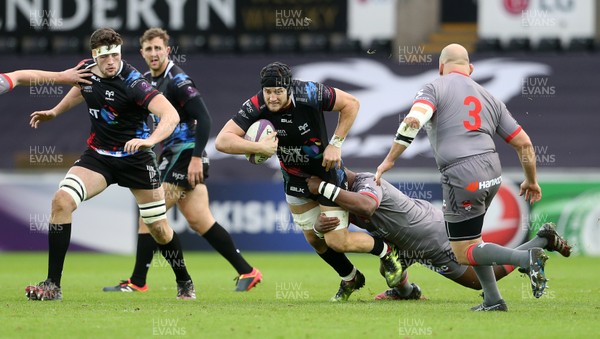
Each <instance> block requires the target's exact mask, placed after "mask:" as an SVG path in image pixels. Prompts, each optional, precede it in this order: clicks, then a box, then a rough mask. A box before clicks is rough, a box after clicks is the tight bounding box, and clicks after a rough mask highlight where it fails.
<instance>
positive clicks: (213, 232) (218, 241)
mask: <svg viewBox="0 0 600 339" xmlns="http://www.w3.org/2000/svg"><path fill="white" fill-rule="evenodd" d="M202 236H203V237H204V239H206V241H208V243H209V244H210V245H211V246H212V247H213V248H214V249H215V250H217V252H219V253H220V254H221V255H222V256H223V257H224V258H225V259H227V261H229V263H230V264H231V266H233V268H235V270H236V271H237V272H238V273H239V274H240V275H241V274H247V273H250V272H252V266H250V264H248V262H247V261H246V260H245V259H244V257H242V255H241V254H240V250H238V249H237V248H235V244H234V243H233V239H232V238H231V235H230V234H229V233H227V230H226V229H224V228H223V226H221V225H219V223H218V222H215V223H214V225H212V227H211V228H210V229H209V230H208V231H206V233H204V234H203V235H202Z"/></svg>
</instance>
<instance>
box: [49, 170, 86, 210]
mask: <svg viewBox="0 0 600 339" xmlns="http://www.w3.org/2000/svg"><path fill="white" fill-rule="evenodd" d="M86 199H87V189H86V188H85V183H84V182H83V180H81V178H79V177H78V176H76V175H75V174H72V173H67V175H66V176H65V178H64V179H63V180H61V182H60V183H59V184H58V192H56V194H55V195H54V199H53V200H52V205H53V206H54V204H55V203H56V206H57V208H58V209H63V208H66V209H67V210H69V209H71V210H72V211H74V210H75V209H76V208H77V206H79V204H80V203H81V202H82V201H84V200H86ZM73 205H74V206H73Z"/></svg>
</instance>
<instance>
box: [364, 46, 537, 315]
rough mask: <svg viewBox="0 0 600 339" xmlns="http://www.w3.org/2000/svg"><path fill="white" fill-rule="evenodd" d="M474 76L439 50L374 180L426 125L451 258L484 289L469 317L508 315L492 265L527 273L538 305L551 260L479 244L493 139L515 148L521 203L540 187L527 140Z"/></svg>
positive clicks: (492, 180) (495, 171) (460, 56)
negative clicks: (431, 75) (434, 69)
mask: <svg viewBox="0 0 600 339" xmlns="http://www.w3.org/2000/svg"><path fill="white" fill-rule="evenodd" d="M472 72H473V65H472V64H470V63H469V55H468V53H467V50H466V49H465V48H464V47H463V46H461V45H458V44H451V45H448V46H446V47H445V48H444V49H443V50H442V52H441V54H440V59H439V74H440V75H441V77H440V78H439V79H437V80H435V81H434V82H432V83H429V84H427V85H425V87H423V88H422V89H421V90H420V91H419V92H418V93H417V95H416V98H415V101H414V103H413V106H412V107H411V110H410V112H409V114H408V115H407V116H406V118H405V119H404V120H403V121H402V123H401V124H400V127H399V128H398V131H397V134H396V139H395V140H394V141H395V142H394V144H393V145H392V148H391V149H390V151H389V153H388V155H387V156H386V158H385V159H384V160H383V162H382V163H381V164H380V165H379V167H377V173H376V176H375V179H376V182H377V183H378V184H379V183H380V179H381V175H382V174H383V173H385V172H386V171H388V170H389V169H391V168H392V167H393V166H394V163H395V161H396V160H397V159H398V157H399V156H400V155H401V154H402V152H404V150H405V149H406V148H407V147H408V146H409V145H410V143H411V142H412V141H413V139H414V138H415V136H416V135H417V133H418V131H419V130H420V129H421V128H422V127H423V126H424V125H425V124H427V128H426V131H427V136H428V138H429V141H430V143H431V147H432V149H433V154H434V157H435V160H436V163H437V166H438V168H439V170H440V172H441V174H442V177H441V182H442V190H443V199H444V200H443V210H444V218H445V220H446V229H447V232H448V237H449V239H450V244H451V245H452V250H453V251H454V254H455V255H456V257H457V259H458V262H459V263H461V264H463V265H472V266H473V268H474V270H475V272H476V273H477V276H478V278H479V281H480V282H481V285H482V286H483V291H484V300H483V303H482V304H480V305H478V306H475V307H473V308H472V309H471V310H473V311H508V307H507V306H506V303H505V302H504V300H503V299H502V296H501V295H500V291H499V290H498V285H497V284H496V279H495V277H494V272H493V269H492V266H491V265H493V264H499V265H504V264H510V265H514V266H520V267H521V268H524V269H527V270H528V272H529V277H530V281H531V287H532V290H533V295H534V296H535V297H536V298H539V297H541V296H542V294H543V292H544V289H545V288H546V281H547V280H546V276H545V273H544V265H545V262H546V260H547V259H548V257H547V256H546V254H545V253H544V250H543V249H541V248H539V247H537V248H532V249H530V250H527V251H525V250H516V249H512V248H508V247H503V246H500V245H497V244H493V243H489V242H483V240H482V239H481V230H482V228H483V219H484V216H485V213H486V211H487V209H488V207H489V206H490V204H491V202H492V199H493V198H494V195H495V194H496V192H497V191H498V188H499V187H500V184H501V182H502V177H501V166H500V159H499V157H498V154H497V153H496V147H495V144H494V140H493V139H492V137H493V136H494V134H499V135H500V136H501V137H502V138H503V139H504V140H505V141H506V142H507V143H509V144H510V145H511V146H513V147H514V149H515V150H516V152H517V154H518V156H519V161H520V162H521V165H522V167H523V171H524V174H525V181H524V182H523V183H522V184H521V195H525V199H526V200H527V201H528V202H529V203H531V204H533V203H534V202H536V201H539V200H540V199H541V198H542V189H541V188H540V186H539V185H538V183H537V178H536V163H535V162H536V160H535V151H534V148H533V145H532V143H531V140H530V139H529V136H528V135H527V133H525V131H524V130H523V129H522V128H521V126H519V125H518V124H517V122H516V121H515V119H514V118H513V117H512V116H511V114H510V112H509V111H508V110H507V109H506V105H505V104H504V103H502V102H501V101H500V100H498V99H496V98H495V97H493V96H492V95H491V94H490V93H488V92H487V91H486V90H485V89H484V88H483V87H482V86H481V85H479V84H477V83H476V82H475V81H473V80H472V79H471V77H470V74H471V73H472Z"/></svg>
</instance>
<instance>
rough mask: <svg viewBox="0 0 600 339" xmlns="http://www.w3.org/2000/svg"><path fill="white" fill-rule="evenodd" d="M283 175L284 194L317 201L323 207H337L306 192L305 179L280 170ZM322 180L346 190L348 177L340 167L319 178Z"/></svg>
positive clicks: (319, 196)
mask: <svg viewBox="0 0 600 339" xmlns="http://www.w3.org/2000/svg"><path fill="white" fill-rule="evenodd" d="M281 173H282V174H283V190H284V191H285V194H287V195H291V196H293V197H300V198H306V199H311V200H315V201H318V202H319V204H320V205H323V206H338V204H336V203H334V202H333V201H331V200H329V199H327V198H325V197H323V196H322V195H320V194H312V193H310V191H309V190H308V183H307V182H306V178H304V177H299V176H295V175H291V174H289V173H288V172H286V171H284V170H283V169H282V170H281ZM321 179H322V180H324V181H326V182H328V183H331V184H334V185H336V186H337V187H340V188H342V189H345V190H348V177H347V176H346V172H345V171H344V167H343V166H342V167H341V168H340V169H331V170H329V172H327V173H326V175H325V177H324V178H323V177H321Z"/></svg>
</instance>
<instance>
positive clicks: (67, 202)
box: [52, 190, 77, 215]
mask: <svg viewBox="0 0 600 339" xmlns="http://www.w3.org/2000/svg"><path fill="white" fill-rule="evenodd" d="M75 209H77V204H76V202H75V201H74V200H73V198H72V197H71V195H69V194H68V193H67V192H65V191H63V190H58V191H56V193H54V197H52V214H53V215H57V214H63V213H73V211H75Z"/></svg>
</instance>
